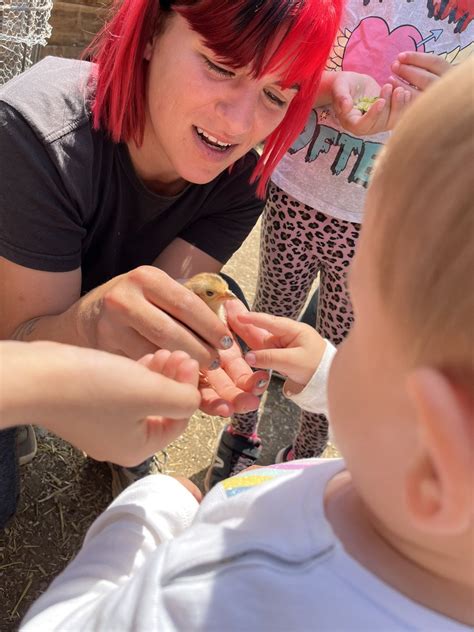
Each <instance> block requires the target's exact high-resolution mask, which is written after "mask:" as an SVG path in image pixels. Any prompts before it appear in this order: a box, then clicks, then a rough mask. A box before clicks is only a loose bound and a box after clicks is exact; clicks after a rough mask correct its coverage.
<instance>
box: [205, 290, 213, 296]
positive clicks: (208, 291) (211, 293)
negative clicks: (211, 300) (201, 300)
mask: <svg viewBox="0 0 474 632" xmlns="http://www.w3.org/2000/svg"><path fill="white" fill-rule="evenodd" d="M206 296H209V297H211V296H214V292H213V291H212V290H207V292H206Z"/></svg>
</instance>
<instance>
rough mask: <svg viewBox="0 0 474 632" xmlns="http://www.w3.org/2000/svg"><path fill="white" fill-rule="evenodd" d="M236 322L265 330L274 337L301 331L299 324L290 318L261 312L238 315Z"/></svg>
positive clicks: (266, 341) (267, 337)
mask: <svg viewBox="0 0 474 632" xmlns="http://www.w3.org/2000/svg"><path fill="white" fill-rule="evenodd" d="M238 320H239V321H240V322H242V323H246V324H251V325H256V326H257V327H261V328H262V329H266V330H267V331H268V332H270V333H271V334H274V335H275V336H288V334H292V333H294V334H298V333H299V332H300V330H301V327H302V325H301V323H298V322H297V321H295V320H291V318H284V317H282V316H272V315H271V314H263V313H261V312H247V313H245V314H239V316H238ZM269 338H270V337H269V336H268V334H267V336H266V339H265V340H264V342H265V343H268V341H269Z"/></svg>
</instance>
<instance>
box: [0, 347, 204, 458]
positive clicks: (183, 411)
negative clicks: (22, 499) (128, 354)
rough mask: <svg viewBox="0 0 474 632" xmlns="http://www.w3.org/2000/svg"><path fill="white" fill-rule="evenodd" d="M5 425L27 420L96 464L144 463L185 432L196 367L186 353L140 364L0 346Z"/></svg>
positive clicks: (194, 403) (62, 350)
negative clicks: (50, 432) (107, 461)
mask: <svg viewBox="0 0 474 632" xmlns="http://www.w3.org/2000/svg"><path fill="white" fill-rule="evenodd" d="M0 356H1V362H0V364H1V366H2V369H4V373H2V384H4V385H5V394H6V396H5V397H4V398H2V401H1V402H0V410H2V412H3V416H2V417H3V418H2V422H3V425H5V426H6V425H12V426H13V425H17V424H21V423H24V420H25V419H27V420H28V421H29V422H30V423H36V424H40V425H42V426H44V427H45V428H47V429H49V430H51V431H52V432H54V433H55V434H57V435H58V436H60V437H62V438H63V439H65V440H66V441H68V442H69V443H72V444H73V445H74V446H76V447H77V448H79V449H81V450H84V451H85V452H86V453H87V454H88V455H90V456H92V457H93V458H95V459H97V460H99V461H103V460H109V461H113V462H114V463H118V464H119V465H125V466H131V465H137V464H138V463H141V462H142V461H144V460H145V459H146V458H148V457H149V456H151V455H152V454H153V453H154V452H156V451H158V450H160V449H162V448H164V447H166V446H167V445H168V444H169V443H171V441H173V440H174V439H176V438H177V437H178V436H179V435H180V434H182V433H183V432H184V430H185V429H186V425H187V422H188V418H189V417H190V416H191V415H192V414H193V412H194V411H195V410H196V409H197V407H198V406H199V403H200V394H199V391H198V389H197V384H198V379H199V367H198V363H197V362H196V361H195V360H192V359H191V358H190V357H189V356H188V354H186V353H184V351H174V352H173V353H171V352H170V351H166V350H163V349H162V350H160V351H158V352H156V353H155V354H153V355H152V354H150V355H148V356H146V357H145V358H143V360H142V361H141V364H142V365H144V366H141V364H140V363H138V362H135V361H133V360H129V359H128V358H124V357H121V356H117V355H112V354H110V353H106V352H104V351H97V350H94V349H84V348H78V347H73V346H69V345H63V344H58V343H53V342H32V343H23V342H3V343H1V345H0Z"/></svg>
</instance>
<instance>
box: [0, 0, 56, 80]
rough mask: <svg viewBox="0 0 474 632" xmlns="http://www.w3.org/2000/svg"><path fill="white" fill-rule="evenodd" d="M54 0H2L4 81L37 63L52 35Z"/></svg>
mask: <svg viewBox="0 0 474 632" xmlns="http://www.w3.org/2000/svg"><path fill="white" fill-rule="evenodd" d="M52 6H53V0H0V85H1V84H3V83H5V82H6V81H8V80H9V79H11V78H12V77H14V76H15V75H18V74H19V73H20V72H23V70H25V69H26V68H28V66H31V64H33V63H34V62H35V61H36V59H37V56H38V52H39V47H40V46H44V45H45V44H46V42H47V41H48V38H49V36H50V35H51V26H50V25H49V22H48V20H49V18H50V16H51V9H52Z"/></svg>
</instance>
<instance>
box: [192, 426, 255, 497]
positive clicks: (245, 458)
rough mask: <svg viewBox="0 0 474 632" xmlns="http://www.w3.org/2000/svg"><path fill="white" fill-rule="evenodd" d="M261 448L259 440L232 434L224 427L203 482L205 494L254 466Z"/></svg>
mask: <svg viewBox="0 0 474 632" xmlns="http://www.w3.org/2000/svg"><path fill="white" fill-rule="evenodd" d="M261 446H262V442H261V441H260V439H258V438H257V439H251V438H250V437H244V436H242V435H238V434H232V433H231V432H229V430H227V427H224V428H223V429H222V430H221V433H220V435H219V437H218V439H217V447H216V451H215V454H214V458H213V460H212V463H211V465H210V466H209V469H208V470H207V474H206V478H205V480H204V489H205V490H206V492H208V491H209V490H210V489H211V488H212V487H214V485H217V483H220V482H221V481H223V480H225V479H226V478H229V477H230V476H235V474H238V473H239V472H241V471H242V470H245V468H247V467H250V466H251V465H254V464H255V461H256V460H257V459H258V458H259V456H260V453H261V451H262V447H261Z"/></svg>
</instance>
